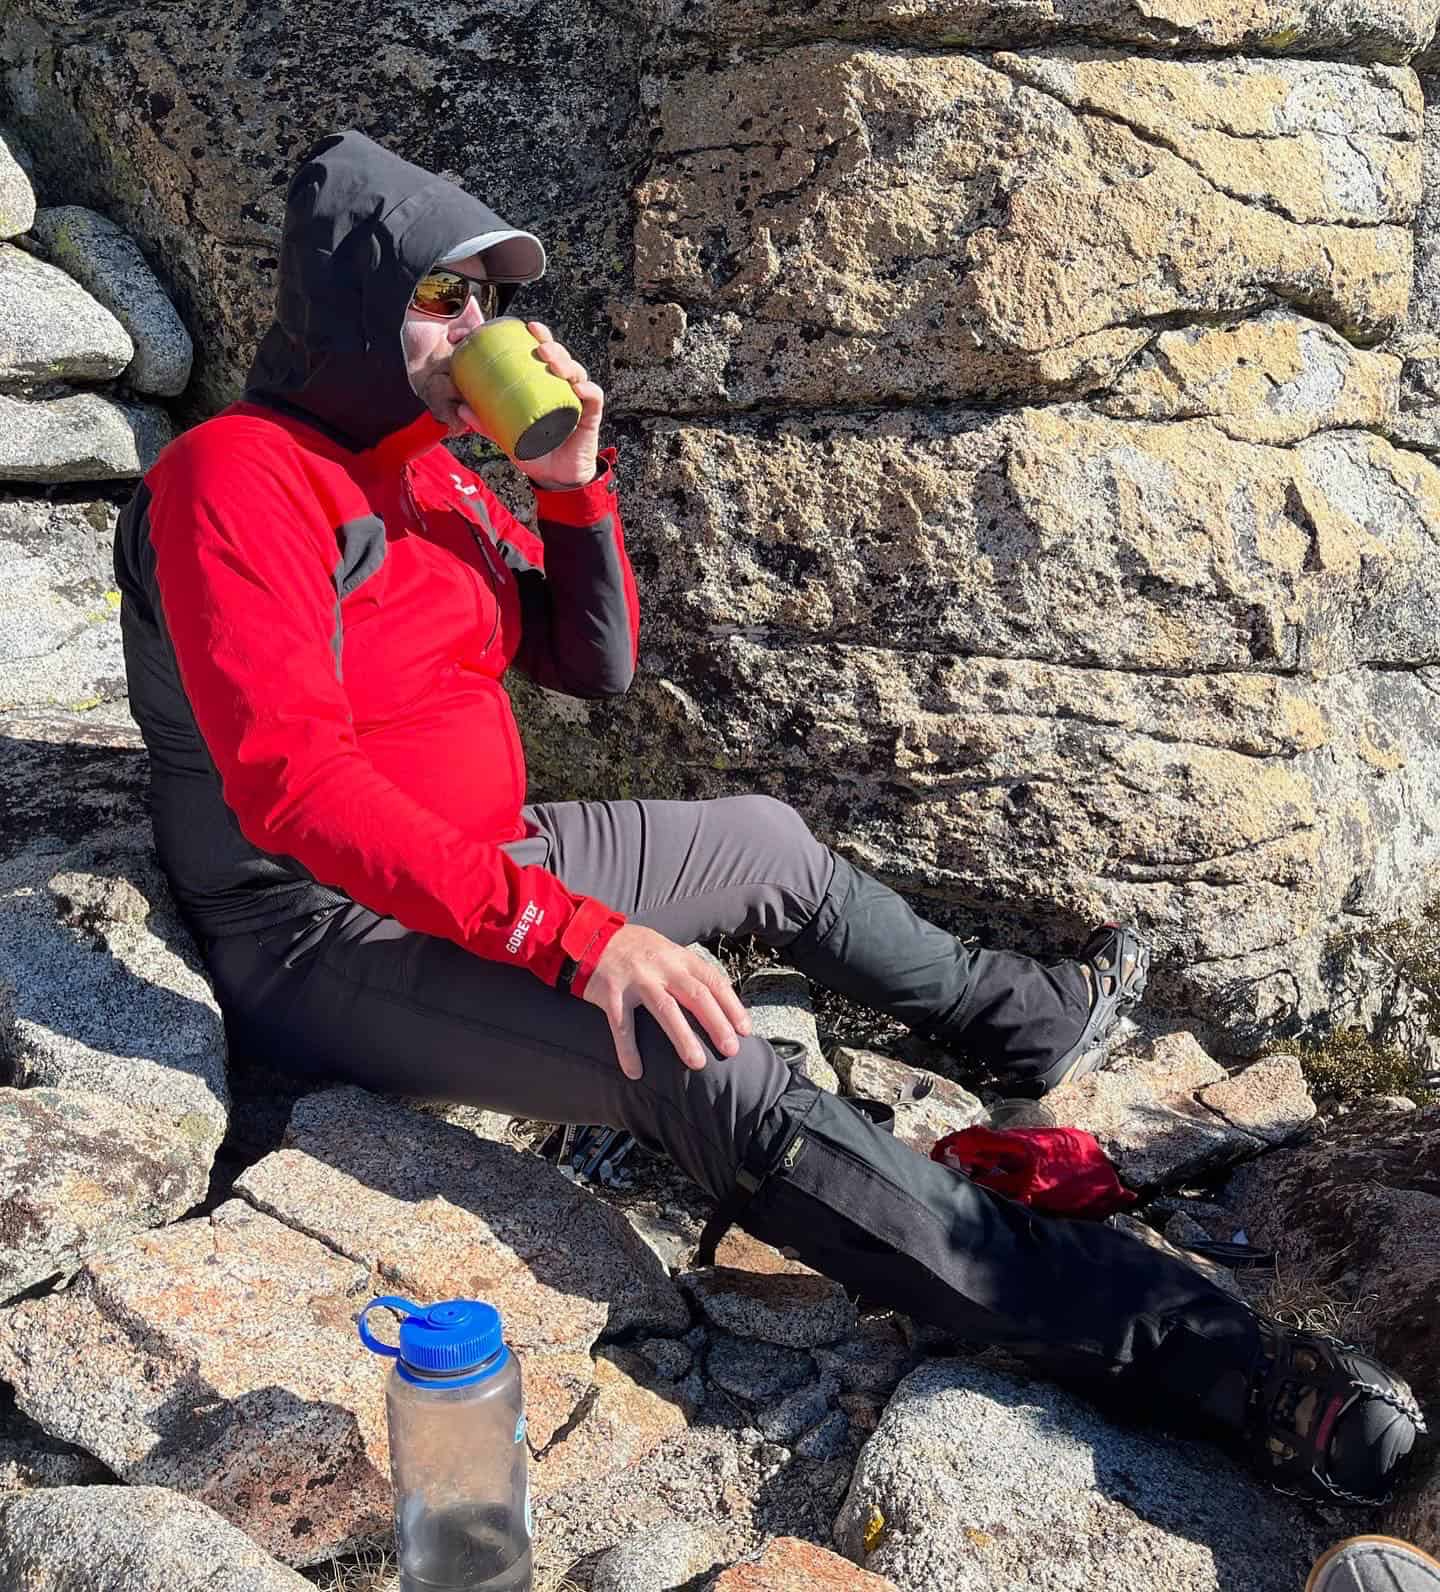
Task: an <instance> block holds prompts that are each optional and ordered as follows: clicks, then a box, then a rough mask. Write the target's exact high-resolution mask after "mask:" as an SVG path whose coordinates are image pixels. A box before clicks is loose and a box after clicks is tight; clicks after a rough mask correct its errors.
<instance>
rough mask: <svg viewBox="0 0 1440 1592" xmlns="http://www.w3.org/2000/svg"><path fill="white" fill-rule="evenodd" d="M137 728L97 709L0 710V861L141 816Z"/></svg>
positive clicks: (54, 848)
mask: <svg viewBox="0 0 1440 1592" xmlns="http://www.w3.org/2000/svg"><path fill="white" fill-rule="evenodd" d="M147 784H148V776H147V772H146V766H145V752H144V746H143V744H142V742H141V740H140V732H139V731H138V730H137V729H136V728H135V726H134V724H133V723H132V722H131V721H130V716H129V714H128V713H126V714H125V721H124V723H123V724H122V723H116V722H113V721H111V720H109V719H106V718H104V717H103V716H102V712H101V710H97V711H96V712H95V713H87V714H84V715H81V714H73V713H53V712H52V713H41V712H30V713H5V712H3V711H0V862H8V861H10V860H12V859H13V858H14V857H16V856H17V855H18V854H19V853H21V852H23V851H28V850H31V849H33V850H35V851H37V852H38V851H40V850H41V849H44V850H46V851H50V852H54V853H61V852H63V851H65V850H66V849H67V848H69V847H72V846H75V845H77V844H78V843H79V842H80V841H84V840H90V839H93V837H94V836H95V835H96V834H97V833H100V832H102V831H106V830H111V829H126V828H131V827H133V826H134V825H136V824H139V823H141V822H143V821H145V820H146V810H145V795H146V788H147Z"/></svg>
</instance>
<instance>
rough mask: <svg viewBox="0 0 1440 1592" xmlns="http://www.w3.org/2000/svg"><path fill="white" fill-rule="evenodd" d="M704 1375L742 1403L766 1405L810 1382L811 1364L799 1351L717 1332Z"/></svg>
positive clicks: (810, 1359)
mask: <svg viewBox="0 0 1440 1592" xmlns="http://www.w3.org/2000/svg"><path fill="white" fill-rule="evenodd" d="M705 1375H706V1378H707V1379H708V1380H709V1381H711V1382H713V1383H714V1384H715V1386H716V1387H718V1388H720V1389H721V1390H722V1391H724V1392H726V1393H728V1394H730V1395H731V1397H733V1398H737V1399H741V1400H743V1401H744V1402H745V1403H746V1404H755V1405H759V1404H769V1403H772V1402H773V1401H774V1400H776V1399H778V1398H782V1397H784V1395H785V1394H787V1393H793V1392H794V1391H795V1389H796V1388H798V1387H800V1386H802V1385H803V1384H804V1383H806V1382H808V1381H810V1380H811V1379H812V1378H813V1377H814V1376H815V1361H814V1360H813V1359H812V1358H811V1357H810V1356H809V1355H808V1354H806V1353H805V1352H804V1351H803V1350H801V1349H786V1348H782V1347H781V1346H780V1345H779V1344H778V1343H759V1342H756V1341H755V1340H753V1339H749V1338H732V1337H730V1336H728V1335H727V1334H725V1333H717V1334H716V1335H715V1337H714V1338H713V1340H712V1342H711V1344H710V1352H709V1354H707V1355H706V1357H705Z"/></svg>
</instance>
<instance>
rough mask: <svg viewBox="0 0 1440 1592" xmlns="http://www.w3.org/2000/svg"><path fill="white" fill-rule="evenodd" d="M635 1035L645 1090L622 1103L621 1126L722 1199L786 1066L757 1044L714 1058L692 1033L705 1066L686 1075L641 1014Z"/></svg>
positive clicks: (785, 1080) (781, 1086)
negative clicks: (625, 1115) (626, 1115)
mask: <svg viewBox="0 0 1440 1592" xmlns="http://www.w3.org/2000/svg"><path fill="white" fill-rule="evenodd" d="M692 1026H694V1025H693V1024H692ZM636 1031H637V1038H638V1039H639V1041H640V1049H641V1054H642V1057H643V1059H644V1064H645V1087H644V1088H643V1089H640V1090H637V1091H636V1092H635V1093H634V1094H633V1095H627V1096H625V1099H626V1103H627V1104H628V1105H629V1107H630V1108H631V1112H632V1113H633V1115H632V1120H630V1121H628V1122H627V1123H626V1126H628V1127H629V1128H630V1129H631V1131H632V1132H636V1133H637V1135H638V1136H639V1137H640V1138H642V1139H646V1140H648V1141H650V1142H653V1143H658V1144H659V1145H660V1146H661V1147H662V1148H663V1149H664V1150H665V1152H666V1154H668V1155H669V1156H670V1157H671V1159H672V1160H674V1161H676V1162H678V1164H679V1165H680V1166H682V1167H683V1168H684V1169H685V1171H686V1172H688V1173H689V1174H690V1176H691V1177H693V1178H694V1179H695V1180H696V1182H698V1183H699V1184H700V1185H701V1186H702V1187H703V1188H705V1189H706V1190H707V1192H709V1193H710V1194H712V1195H714V1196H716V1197H719V1196H720V1195H721V1194H725V1193H728V1192H729V1191H730V1189H731V1188H732V1187H733V1185H734V1177H735V1171H736V1169H737V1168H738V1167H739V1166H740V1164H741V1163H742V1162H743V1161H744V1159H745V1156H746V1153H747V1151H748V1150H749V1147H750V1141H751V1139H752V1138H753V1136H754V1134H755V1132H756V1130H757V1129H758V1128H759V1127H760V1125H761V1123H762V1122H763V1121H764V1119H765V1118H766V1117H767V1116H768V1115H769V1114H770V1112H771V1111H772V1110H773V1109H774V1106H775V1102H776V1101H777V1100H778V1099H779V1098H780V1096H781V1095H782V1094H783V1093H784V1092H785V1090H786V1089H787V1088H788V1087H789V1086H790V1083H791V1072H790V1068H789V1066H788V1065H787V1064H786V1063H785V1062H783V1061H782V1060H781V1059H780V1058H779V1057H778V1056H777V1055H776V1054H775V1052H774V1050H773V1049H772V1048H771V1046H770V1045H769V1044H768V1043H767V1042H766V1041H765V1040H763V1039H758V1038H750V1039H743V1040H741V1042H740V1048H739V1050H738V1051H736V1053H735V1054H734V1055H733V1056H721V1055H718V1054H717V1053H716V1052H715V1050H714V1047H713V1046H712V1045H710V1044H709V1043H708V1042H707V1041H706V1039H705V1036H704V1034H703V1033H702V1032H701V1030H700V1029H699V1028H698V1027H697V1028H696V1032H697V1033H699V1034H700V1036H701V1042H702V1044H704V1047H705V1051H706V1055H707V1058H708V1059H707V1061H706V1064H705V1066H704V1067H702V1068H700V1069H699V1070H698V1071H692V1070H691V1069H690V1068H688V1067H686V1066H685V1065H684V1064H683V1063H682V1062H681V1060H680V1058H679V1057H678V1056H677V1055H676V1054H675V1049H674V1046H673V1045H671V1043H670V1041H669V1039H668V1038H667V1037H666V1035H665V1034H664V1032H663V1030H661V1028H660V1026H659V1024H658V1023H656V1022H654V1021H653V1019H651V1018H650V1017H649V1014H648V1013H645V1014H641V1015H640V1017H639V1020H638V1021H637V1024H636Z"/></svg>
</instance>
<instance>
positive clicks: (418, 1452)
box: [358, 1295, 531, 1592]
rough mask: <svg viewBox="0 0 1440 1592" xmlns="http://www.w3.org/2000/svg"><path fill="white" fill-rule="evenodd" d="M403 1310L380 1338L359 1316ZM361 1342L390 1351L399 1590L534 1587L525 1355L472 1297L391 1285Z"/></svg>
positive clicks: (388, 1400)
mask: <svg viewBox="0 0 1440 1592" xmlns="http://www.w3.org/2000/svg"><path fill="white" fill-rule="evenodd" d="M376 1308H383V1309H386V1310H391V1311H393V1312H394V1313H395V1314H396V1315H397V1316H398V1317H399V1318H400V1343H399V1346H398V1347H392V1346H391V1345H390V1344H388V1343H382V1342H380V1340H379V1339H378V1338H376V1337H375V1336H374V1335H373V1334H372V1333H371V1331H370V1329H369V1327H368V1326H367V1325H366V1323H365V1317H366V1316H367V1315H368V1314H369V1313H370V1311H372V1310H374V1309H376ZM358 1326H359V1329H360V1341H361V1342H362V1343H363V1344H364V1345H365V1347H366V1348H367V1349H371V1350H373V1351H374V1352H375V1353H376V1354H383V1355H386V1356H388V1357H389V1358H391V1359H393V1360H394V1361H395V1368H394V1370H393V1371H392V1372H391V1373H390V1381H389V1383H388V1385H387V1387H386V1390H385V1408H386V1414H387V1416H388V1418H389V1425H390V1480H391V1484H392V1485H393V1487H394V1489H395V1540H396V1546H397V1548H398V1550H399V1554H400V1587H401V1592H530V1577H531V1554H530V1483H529V1475H528V1470H527V1465H526V1444H525V1406H524V1400H523V1396H522V1393H521V1386H520V1366H519V1363H518V1361H517V1360H516V1358H515V1356H514V1355H513V1354H511V1352H510V1350H509V1349H508V1348H506V1346H505V1341H504V1338H503V1337H502V1335H501V1326H500V1314H499V1312H498V1311H497V1310H496V1309H495V1308H494V1307H493V1306H491V1305H487V1304H482V1303H481V1302H480V1301H479V1300H478V1299H449V1300H446V1301H445V1302H444V1303H443V1304H437V1305H431V1306H430V1307H429V1308H428V1309H426V1308H424V1307H422V1306H420V1305H415V1304H411V1303H410V1301H409V1300H408V1299H396V1298H392V1297H390V1296H389V1295H385V1296H382V1297H381V1298H378V1299H372V1300H371V1301H370V1303H369V1304H368V1305H366V1306H365V1308H364V1310H362V1311H361V1312H360V1319H359V1322H358Z"/></svg>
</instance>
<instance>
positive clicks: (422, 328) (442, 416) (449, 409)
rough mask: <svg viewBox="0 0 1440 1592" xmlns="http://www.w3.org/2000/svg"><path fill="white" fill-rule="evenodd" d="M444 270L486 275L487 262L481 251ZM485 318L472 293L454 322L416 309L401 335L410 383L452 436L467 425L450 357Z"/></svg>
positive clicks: (460, 273)
mask: <svg viewBox="0 0 1440 1592" xmlns="http://www.w3.org/2000/svg"><path fill="white" fill-rule="evenodd" d="M443 269H444V270H447V271H455V272H457V273H458V274H459V275H461V276H475V277H482V276H484V275H485V266H484V262H483V260H482V258H481V256H480V255H478V254H470V255H467V256H466V257H465V258H464V259H463V260H452V261H450V262H448V263H447V264H446V265H445V266H444V267H443ZM484 319H485V317H484V316H483V315H482V314H481V313H480V306H479V305H478V304H477V303H476V302H475V299H474V297H473V296H472V297H471V298H470V299H469V300H468V302H467V303H466V305H465V308H464V310H463V311H462V312H461V313H460V314H459V315H457V316H456V318H455V319H454V320H453V321H446V320H441V319H440V318H439V317H438V316H435V315H425V314H422V313H421V312H420V311H419V310H416V309H408V310H406V312H405V325H404V328H403V329H402V334H401V335H402V341H403V344H404V348H405V368H406V370H407V371H408V372H409V374H410V385H411V386H412V387H413V388H414V389H415V393H416V396H417V397H418V398H419V399H420V401H421V402H422V403H423V404H424V405H425V407H426V408H427V409H428V410H429V411H430V413H431V414H432V415H434V416H435V418H436V419H437V420H439V421H441V422H443V424H445V425H446V426H448V427H449V428H450V434H451V436H459V435H460V434H461V433H462V432H463V431H465V430H466V429H467V428H466V426H465V423H464V421H462V420H461V418H460V403H461V399H460V394H459V393H458V392H457V391H456V389H455V383H454V382H453V381H451V380H450V356H451V355H452V354H453V353H454V352H455V345H456V344H457V343H459V342H461V341H462V340H463V339H464V338H466V337H468V336H469V335H470V333H471V332H473V331H474V330H475V328H476V327H477V326H479V325H481V324H482V323H483V322H484Z"/></svg>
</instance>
